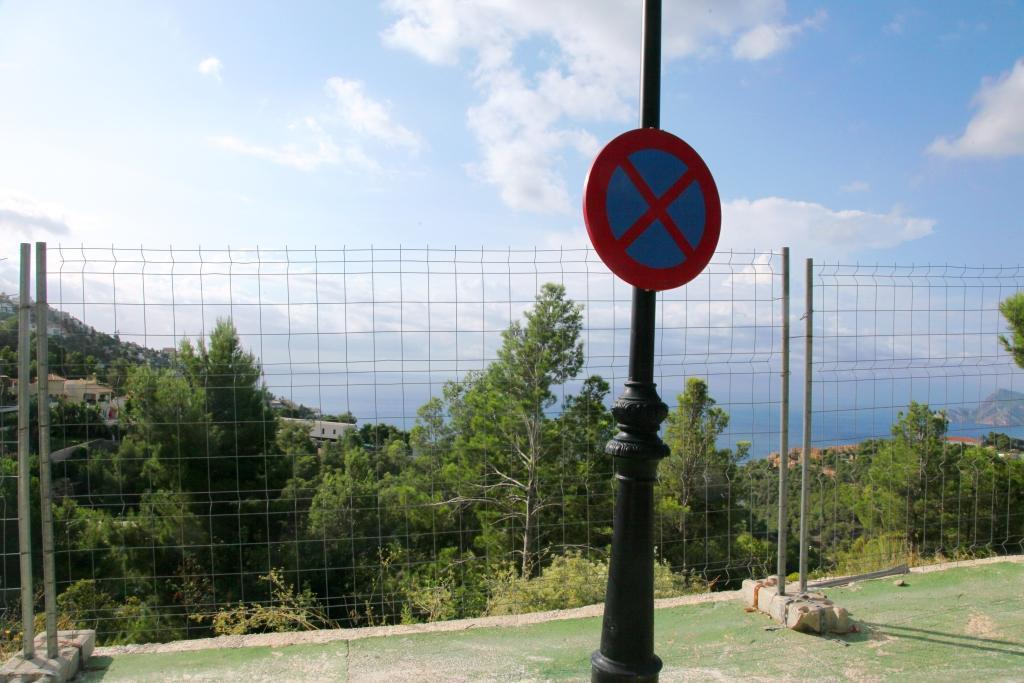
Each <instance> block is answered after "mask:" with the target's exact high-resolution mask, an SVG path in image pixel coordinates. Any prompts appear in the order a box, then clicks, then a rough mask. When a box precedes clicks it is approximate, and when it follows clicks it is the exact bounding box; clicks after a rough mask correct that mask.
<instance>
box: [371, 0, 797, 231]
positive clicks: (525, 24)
mask: <svg viewBox="0 0 1024 683" xmlns="http://www.w3.org/2000/svg"><path fill="white" fill-rule="evenodd" d="M386 5H387V7H388V8H389V9H391V11H393V12H394V13H395V14H397V15H398V16H397V19H396V20H395V22H394V23H393V24H392V25H391V26H390V27H389V28H387V29H386V30H385V31H384V32H383V34H382V39H383V41H384V43H385V44H386V45H389V46H391V47H394V48H398V49H403V50H407V51H409V52H411V53H413V54H415V55H417V56H418V57H420V58H422V59H424V60H426V61H427V62H430V63H432V64H457V63H459V61H460V60H461V59H462V58H463V57H464V56H468V57H469V58H470V60H471V62H472V70H471V75H472V78H473V82H474V85H475V86H476V88H477V90H478V92H479V93H480V95H481V97H482V101H481V102H479V103H478V104H476V105H474V106H473V107H471V108H470V109H469V111H468V112H467V125H468V127H469V129H470V130H471V131H472V132H473V134H474V135H475V136H476V139H477V142H478V143H479V144H480V147H481V159H479V160H478V161H477V162H476V163H473V164H470V165H469V169H470V171H471V172H472V173H473V174H474V175H475V176H476V177H478V178H480V179H481V180H482V181H483V182H486V183H488V184H492V185H494V186H496V187H497V188H498V189H499V191H500V193H501V197H502V199H503V201H504V202H505V203H506V204H508V205H509V206H511V207H513V208H517V209H525V210H530V211H538V212H553V213H559V212H560V213H566V214H568V213H571V211H572V207H571V205H570V199H569V190H568V187H567V186H566V183H565V179H564V178H563V177H562V174H561V173H560V171H559V167H560V165H561V163H562V161H563V158H564V157H563V155H564V154H566V153H579V154H583V155H586V156H590V155H591V154H593V153H594V151H596V147H597V142H596V140H595V139H594V137H593V136H592V135H591V134H590V133H588V132H587V131H586V130H585V128H583V124H585V123H586V122H592V121H617V122H626V121H629V120H630V118H631V117H633V116H634V115H635V114H634V112H635V104H634V102H635V98H636V82H637V76H638V72H639V53H640V9H639V4H638V3H636V2H632V1H626V0H560V1H559V2H554V3H552V2H549V1H548V0H488V2H467V1H464V0H427V1H421V0H388V1H387V2H386ZM784 14H785V2H784V1H783V0H731V1H715V0H688V1H687V2H685V3H684V2H671V3H666V7H665V18H664V27H663V28H664V31H663V34H664V35H663V51H664V56H665V58H666V59H668V60H671V59H677V58H681V57H694V56H696V57H704V56H707V55H709V54H712V53H714V52H716V51H719V50H720V49H721V48H722V47H723V46H726V45H728V43H729V42H730V41H731V40H732V39H733V38H734V37H735V36H736V35H737V34H739V33H740V32H743V31H748V30H750V29H752V28H754V27H757V26H761V25H773V26H774V25H778V21H779V20H780V19H781V18H782V16H783V15H784ZM811 21H817V19H812V20H807V22H802V23H801V24H799V25H797V26H800V27H801V28H800V29H799V31H802V30H803V28H805V26H804V24H807V25H808V26H809V25H810V24H809V23H808V22H811ZM799 31H796V32H794V33H791V34H789V35H788V38H787V41H791V40H792V38H793V37H795V35H796V33H798V32H799ZM527 41H540V44H541V45H544V48H543V51H538V52H537V56H538V57H539V58H540V61H541V64H540V66H538V67H537V68H535V69H528V68H525V67H524V66H522V64H521V62H519V61H518V60H517V59H516V51H517V48H519V47H521V46H522V45H523V44H524V43H526V42H527ZM548 44H550V45H551V47H552V48H553V49H548V48H547V46H548ZM531 49H536V48H531Z"/></svg>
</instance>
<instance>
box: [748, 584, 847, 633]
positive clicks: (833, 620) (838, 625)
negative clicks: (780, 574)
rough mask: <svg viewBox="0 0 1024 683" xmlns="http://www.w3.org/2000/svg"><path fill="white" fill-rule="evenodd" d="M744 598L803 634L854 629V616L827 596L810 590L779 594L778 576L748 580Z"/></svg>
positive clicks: (779, 621) (751, 604)
mask: <svg viewBox="0 0 1024 683" xmlns="http://www.w3.org/2000/svg"><path fill="white" fill-rule="evenodd" d="M740 596H741V597H742V598H743V603H744V605H746V606H747V607H748V608H752V609H756V610H757V611H759V612H763V613H764V614H767V615H768V616H770V617H771V618H772V619H773V620H774V621H777V622H778V623H780V624H782V625H784V626H785V627H786V628H791V629H793V630H794V631H800V632H802V633H850V632H851V631H853V630H854V628H855V627H854V624H853V620H852V619H851V618H850V613H849V612H848V611H847V610H846V609H845V608H843V607H839V606H838V605H836V604H835V603H833V602H832V601H831V600H829V599H828V597H826V596H825V594H824V593H820V592H817V591H809V592H807V593H792V594H786V595H779V591H778V584H777V582H776V579H775V578H774V577H771V578H768V579H763V580H760V581H758V580H755V579H747V580H745V581H744V582H743V586H742V588H741V589H740Z"/></svg>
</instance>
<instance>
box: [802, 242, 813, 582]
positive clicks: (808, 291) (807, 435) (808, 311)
mask: <svg viewBox="0 0 1024 683" xmlns="http://www.w3.org/2000/svg"><path fill="white" fill-rule="evenodd" d="M804 289H805V300H804V420H803V429H804V435H803V436H804V438H803V442H804V445H803V453H802V455H801V458H800V592H801V593H806V592H807V533H808V527H809V526H810V520H808V519H807V517H808V515H809V513H810V510H809V508H810V505H811V501H810V491H809V490H808V489H809V487H810V477H811V474H810V469H811V464H810V463H811V455H810V454H811V380H812V377H811V372H812V371H813V366H814V363H813V362H812V359H811V355H812V354H811V351H812V349H813V346H814V259H812V258H809V259H807V272H806V274H805V275H804Z"/></svg>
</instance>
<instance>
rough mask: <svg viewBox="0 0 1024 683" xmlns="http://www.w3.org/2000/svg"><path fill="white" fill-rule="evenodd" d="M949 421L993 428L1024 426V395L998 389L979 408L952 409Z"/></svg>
mask: <svg viewBox="0 0 1024 683" xmlns="http://www.w3.org/2000/svg"><path fill="white" fill-rule="evenodd" d="M949 421H950V422H953V423H956V424H979V425H988V426H991V427H1019V426H1022V425H1024V394H1021V393H1018V392H1016V391H1010V390H1009V389H997V390H996V391H994V392H992V393H991V394H989V396H988V398H986V399H985V400H984V401H982V402H981V403H979V404H978V405H977V406H968V407H960V408H952V409H950V410H949Z"/></svg>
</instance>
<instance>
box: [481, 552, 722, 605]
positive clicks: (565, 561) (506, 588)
mask: <svg viewBox="0 0 1024 683" xmlns="http://www.w3.org/2000/svg"><path fill="white" fill-rule="evenodd" d="M607 584H608V564H607V563H606V562H604V561H601V560H592V559H588V558H586V557H583V555H581V554H580V553H578V552H572V553H568V554H566V555H561V556H559V557H556V558H555V559H554V560H553V561H552V562H551V564H550V565H549V566H548V567H547V568H546V569H544V571H543V572H542V573H541V575H540V576H536V577H533V578H522V577H520V576H518V575H517V574H516V572H515V570H514V569H513V568H512V567H511V565H508V566H505V567H503V568H501V569H500V570H499V571H498V572H497V574H496V575H495V576H494V577H493V578H492V580H491V582H490V597H489V598H488V600H487V611H486V614H488V615H498V614H522V613H526V612H543V611H546V610H553V609H572V608H574V607H583V606H585V605H593V604H596V603H599V602H603V601H604V594H605V588H606V586H607ZM704 590H706V586H704V585H702V584H700V583H699V582H697V581H695V580H694V579H693V578H692V577H690V576H688V575H684V574H676V573H674V572H673V571H672V570H671V568H669V566H668V565H667V564H664V563H662V562H658V563H656V564H655V565H654V597H655V598H670V597H675V596H677V595H685V594H687V593H699V592H703V591H704Z"/></svg>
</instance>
